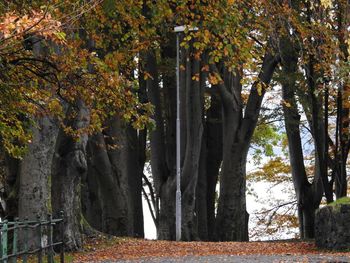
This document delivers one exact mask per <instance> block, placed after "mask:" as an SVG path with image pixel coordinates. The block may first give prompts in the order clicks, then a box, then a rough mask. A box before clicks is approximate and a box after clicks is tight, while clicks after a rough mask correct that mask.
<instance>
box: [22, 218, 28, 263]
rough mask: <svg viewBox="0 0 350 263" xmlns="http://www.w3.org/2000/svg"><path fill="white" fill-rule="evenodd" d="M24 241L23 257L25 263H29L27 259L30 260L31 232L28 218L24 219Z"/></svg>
mask: <svg viewBox="0 0 350 263" xmlns="http://www.w3.org/2000/svg"><path fill="white" fill-rule="evenodd" d="M23 230H24V241H23V251H24V255H23V263H27V258H28V255H27V254H28V231H29V227H28V217H26V218H25V219H24V227H23Z"/></svg>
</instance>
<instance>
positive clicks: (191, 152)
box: [181, 59, 204, 241]
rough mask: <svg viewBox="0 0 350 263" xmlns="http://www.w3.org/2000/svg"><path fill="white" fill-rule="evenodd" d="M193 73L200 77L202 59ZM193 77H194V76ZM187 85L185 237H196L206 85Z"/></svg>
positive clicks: (195, 63)
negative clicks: (195, 220) (195, 217)
mask: <svg viewBox="0 0 350 263" xmlns="http://www.w3.org/2000/svg"><path fill="white" fill-rule="evenodd" d="M190 76H197V77H198V78H200V77H199V76H200V61H199V60H196V59H194V60H193V62H192V72H191V74H190ZM191 78H192V77H191ZM189 84H190V85H191V86H189V87H186V110H187V112H186V119H185V121H186V123H187V124H186V142H187V143H186V151H185V158H184V163H183V168H182V173H181V192H182V239H183V240H186V241H190V240H194V239H196V234H197V229H195V224H194V222H193V217H194V210H195V196H196V187H197V180H198V168H199V158H200V153H201V146H202V135H203V117H202V114H203V103H202V102H203V100H202V97H203V88H204V87H201V82H200V81H199V79H198V80H192V81H191V82H190V83H189Z"/></svg>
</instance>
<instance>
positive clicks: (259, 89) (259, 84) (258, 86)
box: [256, 82, 262, 96]
mask: <svg viewBox="0 0 350 263" xmlns="http://www.w3.org/2000/svg"><path fill="white" fill-rule="evenodd" d="M256 90H257V91H258V94H259V96H261V95H262V85H261V82H258V84H256Z"/></svg>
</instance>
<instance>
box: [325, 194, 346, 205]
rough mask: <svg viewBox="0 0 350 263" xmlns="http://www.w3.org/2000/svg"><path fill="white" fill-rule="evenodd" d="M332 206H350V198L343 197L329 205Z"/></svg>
mask: <svg viewBox="0 0 350 263" xmlns="http://www.w3.org/2000/svg"><path fill="white" fill-rule="evenodd" d="M329 205H330V206H337V205H350V197H347V196H346V197H342V198H339V199H338V200H336V201H334V202H332V203H330V204H329Z"/></svg>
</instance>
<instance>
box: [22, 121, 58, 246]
mask: <svg viewBox="0 0 350 263" xmlns="http://www.w3.org/2000/svg"><path fill="white" fill-rule="evenodd" d="M34 125H35V126H33V127H32V132H33V139H32V142H31V143H30V144H29V146H28V152H27V153H26V154H25V156H24V158H23V160H22V161H21V162H20V168H19V194H18V216H19V218H20V219H21V220H24V219H25V218H28V219H30V220H37V217H40V218H41V219H44V218H46V216H47V214H48V213H49V212H51V211H50V210H49V207H50V206H51V195H50V187H51V186H50V176H51V168H52V167H51V165H52V159H53V154H54V150H55V142H56V138H57V134H58V126H57V123H55V121H54V120H53V119H50V118H49V117H47V116H44V117H41V118H38V119H37V120H36V122H35V124H34ZM34 236H35V233H34V232H33V231H29V240H31V242H30V244H29V246H32V245H34V244H35V241H36V240H37V239H36V238H34ZM44 239H45V237H44Z"/></svg>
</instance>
